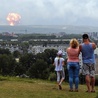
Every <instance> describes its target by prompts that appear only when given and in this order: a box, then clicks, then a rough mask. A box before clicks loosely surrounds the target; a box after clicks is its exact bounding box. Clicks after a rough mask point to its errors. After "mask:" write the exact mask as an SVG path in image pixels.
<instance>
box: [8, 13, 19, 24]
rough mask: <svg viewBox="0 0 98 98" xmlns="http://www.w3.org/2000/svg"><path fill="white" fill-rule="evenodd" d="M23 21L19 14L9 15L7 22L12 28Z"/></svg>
mask: <svg viewBox="0 0 98 98" xmlns="http://www.w3.org/2000/svg"><path fill="white" fill-rule="evenodd" d="M20 19H21V16H20V15H19V14H17V13H9V14H8V16H7V21H8V22H9V24H10V25H11V26H14V25H15V24H17V23H19V22H20Z"/></svg>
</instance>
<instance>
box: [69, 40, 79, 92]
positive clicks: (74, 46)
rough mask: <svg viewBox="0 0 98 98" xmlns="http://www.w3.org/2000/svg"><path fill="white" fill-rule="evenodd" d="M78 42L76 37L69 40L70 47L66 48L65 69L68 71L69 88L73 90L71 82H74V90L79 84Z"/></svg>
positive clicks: (76, 89)
mask: <svg viewBox="0 0 98 98" xmlns="http://www.w3.org/2000/svg"><path fill="white" fill-rule="evenodd" d="M79 53H80V50H79V43H78V41H77V40H76V39H72V40H71V41H70V47H68V48H67V55H68V59H67V69H68V73H69V85H70V90H69V91H73V82H74V83H75V91H76V92H78V84H79V69H80V66H79Z"/></svg>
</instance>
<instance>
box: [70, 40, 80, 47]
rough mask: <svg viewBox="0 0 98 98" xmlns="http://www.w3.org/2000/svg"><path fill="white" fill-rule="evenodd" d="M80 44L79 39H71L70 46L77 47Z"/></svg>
mask: <svg viewBox="0 0 98 98" xmlns="http://www.w3.org/2000/svg"><path fill="white" fill-rule="evenodd" d="M78 46H79V42H78V40H77V39H75V38H73V39H71V41H70V47H72V48H77V47H78Z"/></svg>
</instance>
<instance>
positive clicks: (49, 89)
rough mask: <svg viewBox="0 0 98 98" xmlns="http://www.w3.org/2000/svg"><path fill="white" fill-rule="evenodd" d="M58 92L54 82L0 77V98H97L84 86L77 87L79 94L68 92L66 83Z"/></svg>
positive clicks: (97, 96)
mask: <svg viewBox="0 0 98 98" xmlns="http://www.w3.org/2000/svg"><path fill="white" fill-rule="evenodd" d="M62 87H63V89H62V90H58V89H57V84H56V81H54V82H50V81H43V80H36V79H24V78H16V77H1V76H0V98H98V95H97V91H98V87H97V86H96V87H95V88H96V93H87V92H85V91H86V85H79V92H69V85H68V83H66V82H64V83H63V85H62Z"/></svg>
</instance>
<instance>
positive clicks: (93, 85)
mask: <svg viewBox="0 0 98 98" xmlns="http://www.w3.org/2000/svg"><path fill="white" fill-rule="evenodd" d="M94 87H95V77H91V91H92V92H95V90H94Z"/></svg>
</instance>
